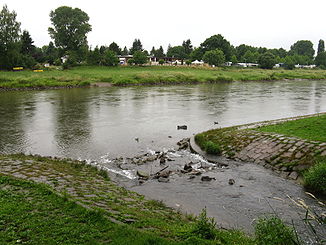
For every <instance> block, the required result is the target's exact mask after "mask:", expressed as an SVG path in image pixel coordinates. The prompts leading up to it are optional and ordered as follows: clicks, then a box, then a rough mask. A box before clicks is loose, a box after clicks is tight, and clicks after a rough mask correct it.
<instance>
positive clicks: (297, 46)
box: [290, 40, 315, 59]
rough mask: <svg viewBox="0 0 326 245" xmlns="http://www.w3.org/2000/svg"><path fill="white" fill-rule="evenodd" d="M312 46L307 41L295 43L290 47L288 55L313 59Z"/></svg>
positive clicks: (313, 51)
mask: <svg viewBox="0 0 326 245" xmlns="http://www.w3.org/2000/svg"><path fill="white" fill-rule="evenodd" d="M313 46H314V45H313V44H312V42H311V41H309V40H300V41H297V42H296V43H294V44H293V45H292V46H291V49H290V54H291V55H295V54H297V55H304V56H308V57H309V58H310V59H313V56H314V54H315V50H314V48H313Z"/></svg>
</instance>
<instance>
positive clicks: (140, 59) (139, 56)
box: [133, 50, 148, 65]
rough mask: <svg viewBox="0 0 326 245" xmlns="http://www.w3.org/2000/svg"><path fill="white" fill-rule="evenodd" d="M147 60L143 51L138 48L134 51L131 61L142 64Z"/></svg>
mask: <svg viewBox="0 0 326 245" xmlns="http://www.w3.org/2000/svg"><path fill="white" fill-rule="evenodd" d="M147 61H148V59H147V55H146V54H145V53H144V52H142V51H140V50H137V51H135V53H134V55H133V63H135V64H136V65H143V64H145V63H147Z"/></svg>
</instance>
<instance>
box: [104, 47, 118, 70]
mask: <svg viewBox="0 0 326 245" xmlns="http://www.w3.org/2000/svg"><path fill="white" fill-rule="evenodd" d="M118 64H119V59H118V57H117V54H116V53H115V52H114V51H112V50H110V49H109V50H106V51H105V54H104V65H106V66H117V65H118Z"/></svg>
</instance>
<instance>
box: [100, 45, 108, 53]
mask: <svg viewBox="0 0 326 245" xmlns="http://www.w3.org/2000/svg"><path fill="white" fill-rule="evenodd" d="M107 49H108V48H107V47H106V46H103V45H102V46H101V47H100V53H101V55H103V54H104V53H105V51H106V50H107Z"/></svg>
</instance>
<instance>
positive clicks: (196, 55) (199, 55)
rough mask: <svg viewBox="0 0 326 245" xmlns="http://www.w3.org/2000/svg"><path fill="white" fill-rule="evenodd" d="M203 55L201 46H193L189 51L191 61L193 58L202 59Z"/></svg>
mask: <svg viewBox="0 0 326 245" xmlns="http://www.w3.org/2000/svg"><path fill="white" fill-rule="evenodd" d="M203 55H204V52H203V50H202V49H201V48H195V49H194V50H193V51H192V52H191V53H190V59H191V60H192V61H194V60H202V58H203Z"/></svg>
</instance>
